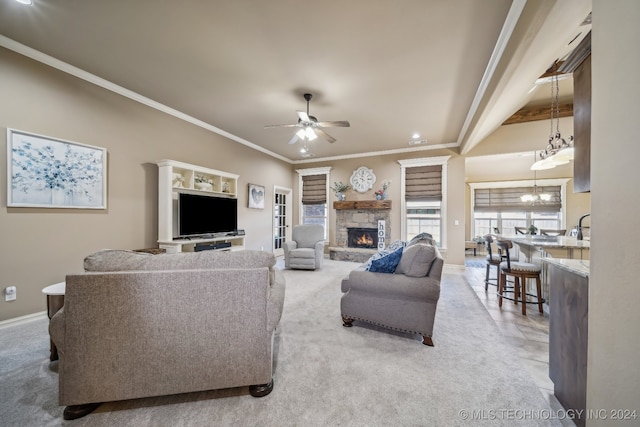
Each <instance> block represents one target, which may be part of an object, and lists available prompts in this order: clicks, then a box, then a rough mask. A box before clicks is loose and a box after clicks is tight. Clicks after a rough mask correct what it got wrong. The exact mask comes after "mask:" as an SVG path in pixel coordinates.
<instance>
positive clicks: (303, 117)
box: [297, 111, 311, 122]
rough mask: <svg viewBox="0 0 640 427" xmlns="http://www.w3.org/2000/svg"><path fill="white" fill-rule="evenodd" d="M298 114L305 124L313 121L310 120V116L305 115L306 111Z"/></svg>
mask: <svg viewBox="0 0 640 427" xmlns="http://www.w3.org/2000/svg"><path fill="white" fill-rule="evenodd" d="M297 113H298V117H299V118H300V120H302V121H303V122H310V121H311V119H310V118H309V115H308V114H307V113H305V112H304V111H298V112H297Z"/></svg>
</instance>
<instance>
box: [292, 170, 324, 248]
mask: <svg viewBox="0 0 640 427" xmlns="http://www.w3.org/2000/svg"><path fill="white" fill-rule="evenodd" d="M330 169H331V168H314V169H301V170H298V171H297V172H298V174H299V176H300V180H299V187H300V221H299V222H300V224H320V225H322V226H323V228H324V239H325V240H326V239H327V229H328V227H327V221H328V213H327V193H328V176H329V170H330Z"/></svg>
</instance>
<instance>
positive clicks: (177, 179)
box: [172, 173, 184, 188]
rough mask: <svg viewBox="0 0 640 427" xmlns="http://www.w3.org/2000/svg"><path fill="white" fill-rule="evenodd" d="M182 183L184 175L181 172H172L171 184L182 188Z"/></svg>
mask: <svg viewBox="0 0 640 427" xmlns="http://www.w3.org/2000/svg"><path fill="white" fill-rule="evenodd" d="M183 184H184V177H183V176H182V174H181V173H174V174H173V179H172V185H173V186H174V187H176V188H182V187H183Z"/></svg>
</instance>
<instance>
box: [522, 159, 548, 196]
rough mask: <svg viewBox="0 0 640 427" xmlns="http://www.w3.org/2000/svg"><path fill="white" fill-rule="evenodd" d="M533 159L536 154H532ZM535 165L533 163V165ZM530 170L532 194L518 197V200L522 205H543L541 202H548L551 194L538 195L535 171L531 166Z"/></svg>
mask: <svg viewBox="0 0 640 427" xmlns="http://www.w3.org/2000/svg"><path fill="white" fill-rule="evenodd" d="M533 158H534V160H535V159H536V152H535V151H534V152H533ZM534 165H535V163H534ZM531 169H532V170H533V193H531V194H523V195H522V196H520V200H521V201H522V202H524V203H530V204H532V205H535V204H536V203H543V202H548V201H550V200H551V194H548V193H538V186H537V185H536V184H537V182H536V180H537V176H536V175H537V169H533V166H532V167H531Z"/></svg>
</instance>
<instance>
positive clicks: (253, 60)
mask: <svg viewBox="0 0 640 427" xmlns="http://www.w3.org/2000/svg"><path fill="white" fill-rule="evenodd" d="M590 10H591V2H590V1H588V0H528V1H527V0H513V1H511V0H483V1H478V0H447V1H442V0H398V1H390V0H348V1H345V0H342V1H339V0H323V1H307V0H271V1H262V0H215V1H214V0H212V1H184V2H159V1H157V0H136V1H135V2H131V1H125V0H110V1H103V0H65V1H63V2H61V1H57V0H34V4H33V5H32V6H24V5H21V4H20V3H18V2H16V1H15V0H0V35H1V36H0V45H2V46H4V47H7V48H9V49H12V50H15V51H18V52H20V53H23V54H25V55H27V56H30V57H32V58H35V59H37V60H40V61H43V62H45V63H48V64H49V65H52V66H54V67H57V68H60V69H63V70H65V71H67V72H71V73H72V74H76V75H78V76H79V77H82V78H87V79H90V80H92V81H96V82H97V83H98V84H102V85H103V86H105V87H109V88H110V89H112V90H116V91H118V92H120V93H123V94H124V95H126V96H131V97H132V98H134V99H137V100H141V101H142V102H145V103H147V104H149V105H151V106H153V107H155V108H159V109H162V110H164V111H167V112H168V113H170V114H175V115H178V116H180V117H182V118H185V119H186V120H189V121H192V122H194V123H196V124H198V125H200V126H203V127H205V128H208V129H211V130H212V131H214V132H218V133H221V134H223V135H225V136H227V137H230V138H232V139H234V140H236V141H238V142H239V143H242V144H246V145H249V146H252V147H254V148H256V149H258V150H261V151H264V152H267V153H269V154H270V155H273V156H275V157H278V158H281V159H283V160H286V161H289V162H294V163H297V162H303V161H306V160H310V159H306V160H305V157H303V155H302V154H301V153H300V146H301V144H300V143H296V144H287V142H288V141H289V140H290V139H291V137H292V136H293V133H294V131H295V129H293V128H276V129H265V128H264V126H265V125H270V124H288V123H296V122H297V115H296V111H297V110H301V111H304V110H305V109H306V103H305V100H304V99H303V96H302V95H303V94H304V93H312V94H313V99H312V100H311V103H310V113H311V114H312V115H314V116H316V117H317V118H318V120H321V121H330V120H348V121H349V122H350V124H351V127H348V128H328V129H326V131H327V132H328V133H329V134H331V135H332V136H334V137H335V138H336V139H337V141H336V142H335V143H333V144H330V143H328V142H327V141H324V140H322V139H317V140H315V141H312V142H311V143H309V148H310V149H311V152H312V153H313V156H314V157H313V160H318V159H321V158H340V157H349V156H357V155H362V154H363V153H385V152H402V151H412V150H426V149H429V148H432V147H440V146H446V147H452V148H453V149H459V150H460V152H462V153H465V152H468V151H469V150H471V149H472V148H473V147H474V146H475V145H477V144H478V143H480V142H482V140H483V139H484V138H486V137H487V136H488V135H489V134H491V133H492V132H493V131H494V130H495V129H497V128H498V127H499V126H500V125H501V124H502V122H504V120H506V119H507V118H508V117H509V116H511V115H512V114H513V113H514V112H516V111H517V110H518V109H520V108H521V107H523V106H524V105H526V104H528V103H535V102H539V99H538V100H536V97H538V98H544V97H545V96H548V90H547V89H545V90H542V89H539V93H538V94H536V90H532V88H534V87H535V84H534V83H535V81H536V79H537V78H538V77H539V76H540V75H541V74H543V73H544V72H545V70H546V69H547V68H548V67H549V66H550V65H551V64H552V63H553V62H554V60H556V59H561V58H562V57H564V56H565V55H566V54H567V53H568V52H570V51H571V49H573V47H574V46H575V45H577V43H578V41H579V40H580V39H581V38H582V37H583V36H584V35H585V34H586V32H588V29H586V28H585V27H584V26H581V24H582V23H583V21H584V19H585V17H587V15H588V14H589V12H590ZM576 36H577V38H576ZM547 99H548V98H547ZM414 133H418V134H419V135H420V136H419V137H418V138H417V139H420V140H426V141H427V144H426V145H416V146H413V145H409V141H410V140H411V139H412V134H414Z"/></svg>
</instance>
